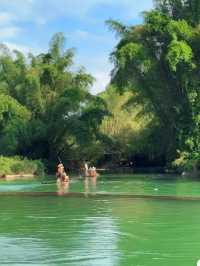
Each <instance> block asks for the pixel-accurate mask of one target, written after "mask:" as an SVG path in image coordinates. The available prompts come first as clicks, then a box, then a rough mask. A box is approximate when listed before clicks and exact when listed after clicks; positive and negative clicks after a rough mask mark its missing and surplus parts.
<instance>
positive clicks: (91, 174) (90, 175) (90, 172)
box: [88, 166, 98, 177]
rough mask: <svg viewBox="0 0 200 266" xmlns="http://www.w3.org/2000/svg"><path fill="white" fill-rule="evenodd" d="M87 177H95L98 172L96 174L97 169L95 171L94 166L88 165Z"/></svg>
mask: <svg viewBox="0 0 200 266" xmlns="http://www.w3.org/2000/svg"><path fill="white" fill-rule="evenodd" d="M88 172H89V177H97V176H98V174H97V171H96V167H94V166H93V167H90V168H89V171H88Z"/></svg>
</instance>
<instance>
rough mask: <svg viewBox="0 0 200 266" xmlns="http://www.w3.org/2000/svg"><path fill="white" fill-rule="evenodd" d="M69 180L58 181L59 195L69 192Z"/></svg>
mask: <svg viewBox="0 0 200 266" xmlns="http://www.w3.org/2000/svg"><path fill="white" fill-rule="evenodd" d="M69 182H70V181H67V182H63V181H60V180H58V181H57V193H58V195H59V196H62V195H65V194H67V193H68V192H69Z"/></svg>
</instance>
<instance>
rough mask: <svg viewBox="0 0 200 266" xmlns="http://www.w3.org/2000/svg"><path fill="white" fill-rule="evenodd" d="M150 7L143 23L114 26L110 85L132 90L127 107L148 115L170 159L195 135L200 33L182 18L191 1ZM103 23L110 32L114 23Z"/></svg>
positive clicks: (197, 127) (190, 17) (197, 110)
mask: <svg viewBox="0 0 200 266" xmlns="http://www.w3.org/2000/svg"><path fill="white" fill-rule="evenodd" d="M156 3H157V5H156V9H154V10H152V11H150V12H146V13H145V14H144V24H142V25H138V26H134V27H125V26H121V27H120V31H119V36H120V41H119V43H118V44H117V46H116V49H115V50H114V52H113V53H112V55H111V58H112V60H113V62H114V69H113V73H112V82H113V83H114V84H116V85H117V86H118V88H119V89H120V90H121V91H124V90H130V91H133V92H134V98H133V99H132V103H134V104H142V105H143V107H144V108H143V110H144V112H145V113H149V114H153V116H154V125H157V126H156V127H157V132H162V134H158V135H161V137H162V140H163V143H162V145H164V147H165V154H166V155H167V157H168V160H169V161H171V160H172V159H174V158H175V157H176V156H177V150H178V149H180V150H181V149H185V148H188V141H187V140H188V137H189V136H191V135H192V136H193V140H194V139H199V138H197V134H196V133H195V132H199V125H197V124H198V123H197V122H196V118H197V117H198V116H199V111H200V110H199V107H198V106H199V104H198V102H199V99H200V98H199V96H200V95H199V74H198V73H199V60H198V58H199V48H198V45H197V43H198V41H199V36H200V35H199V34H200V32H199V28H198V26H197V27H196V24H197V23H198V19H196V21H195V23H194V22H192V15H191V14H192V13H190V16H189V15H188V13H187V15H186V11H187V12H189V10H190V7H189V4H194V2H193V3H192V2H191V1H156ZM166 3H167V4H166ZM181 3H182V4H181ZM165 4H166V5H165ZM196 4H197V1H196ZM176 11H177V13H176ZM182 11H183V13H182ZM190 11H191V10H190ZM191 12H192V11H191ZM181 14H182V15H183V14H185V15H183V17H181ZM184 18H185V19H184ZM107 23H108V24H109V26H110V27H112V26H113V28H114V29H115V30H116V23H115V22H113V21H108V22H107ZM121 29H125V30H124V32H122V30H121ZM194 114H195V115H194ZM194 136H195V137H194ZM193 146H194V145H193ZM199 152H200V151H199Z"/></svg>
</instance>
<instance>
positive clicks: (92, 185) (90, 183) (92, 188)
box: [84, 177, 97, 196]
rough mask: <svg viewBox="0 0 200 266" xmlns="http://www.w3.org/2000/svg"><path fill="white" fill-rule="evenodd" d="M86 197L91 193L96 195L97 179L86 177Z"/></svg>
mask: <svg viewBox="0 0 200 266" xmlns="http://www.w3.org/2000/svg"><path fill="white" fill-rule="evenodd" d="M84 188H85V195H86V196H87V195H88V194H89V193H96V191H97V177H85V180H84Z"/></svg>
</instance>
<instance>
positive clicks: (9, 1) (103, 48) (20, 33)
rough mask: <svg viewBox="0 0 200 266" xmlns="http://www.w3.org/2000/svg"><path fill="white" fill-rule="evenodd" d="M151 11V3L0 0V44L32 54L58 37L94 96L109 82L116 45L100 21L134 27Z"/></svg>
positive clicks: (130, 0)
mask: <svg viewBox="0 0 200 266" xmlns="http://www.w3.org/2000/svg"><path fill="white" fill-rule="evenodd" d="M152 6H153V4H152V0H141V1H139V0H0V42H1V43H5V44H7V45H8V46H9V48H10V49H19V50H22V51H23V52H25V53H27V52H29V51H31V52H33V53H35V54H37V53H40V52H43V51H46V50H47V49H48V43H49V40H50V39H51V37H52V35H53V34H54V33H56V32H63V33H64V34H65V36H66V38H67V42H66V47H67V48H71V47H74V48H75V49H76V56H75V63H76V65H77V67H78V66H80V65H81V66H84V67H85V68H86V70H87V71H88V72H89V73H91V74H92V75H93V76H94V77H95V78H96V82H95V84H94V86H93V88H92V89H91V90H92V92H93V93H97V92H100V91H102V90H104V89H105V87H106V85H107V84H108V82H109V73H110V71H111V69H112V65H111V63H110V62H109V54H110V52H111V51H112V49H113V48H114V46H115V45H116V43H117V40H116V38H115V36H114V34H113V33H112V32H110V31H109V30H108V28H107V27H106V25H105V20H107V19H109V18H112V19H117V20H120V21H121V22H123V23H125V24H130V25H133V24H138V23H140V22H141V21H142V17H141V12H142V11H144V10H149V9H151V8H152Z"/></svg>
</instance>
